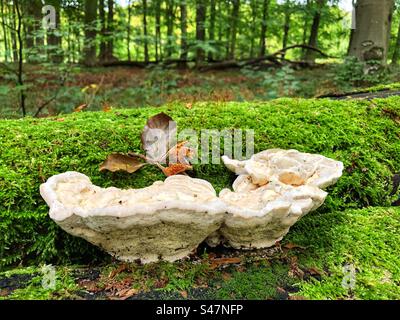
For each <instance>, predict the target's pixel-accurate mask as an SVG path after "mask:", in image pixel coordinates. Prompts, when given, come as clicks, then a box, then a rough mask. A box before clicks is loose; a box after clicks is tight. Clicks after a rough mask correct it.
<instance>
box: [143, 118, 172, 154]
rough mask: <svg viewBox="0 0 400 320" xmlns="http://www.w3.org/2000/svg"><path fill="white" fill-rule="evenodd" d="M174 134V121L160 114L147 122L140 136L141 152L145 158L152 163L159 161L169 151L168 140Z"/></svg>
mask: <svg viewBox="0 0 400 320" xmlns="http://www.w3.org/2000/svg"><path fill="white" fill-rule="evenodd" d="M175 132H176V123H175V122H174V120H173V119H172V118H171V117H170V116H168V115H167V114H165V113H164V112H161V113H159V114H157V115H155V116H154V117H151V118H150V119H148V120H147V123H146V126H145V127H144V129H143V131H142V134H141V141H142V147H143V150H144V151H145V152H146V156H147V157H148V158H150V159H152V160H154V161H160V159H161V157H163V156H165V155H166V154H167V152H168V149H169V139H170V137H171V136H172V135H173V134H174V133H175Z"/></svg>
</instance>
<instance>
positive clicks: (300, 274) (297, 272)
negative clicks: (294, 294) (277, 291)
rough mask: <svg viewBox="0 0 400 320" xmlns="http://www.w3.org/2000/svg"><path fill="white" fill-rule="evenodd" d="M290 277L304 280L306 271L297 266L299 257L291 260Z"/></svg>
mask: <svg viewBox="0 0 400 320" xmlns="http://www.w3.org/2000/svg"><path fill="white" fill-rule="evenodd" d="M288 275H289V277H292V278H299V279H303V278H304V271H303V270H301V269H300V268H299V266H298V264H297V257H291V258H290V269H289V272H288Z"/></svg>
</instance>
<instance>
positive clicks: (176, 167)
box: [163, 163, 193, 177]
mask: <svg viewBox="0 0 400 320" xmlns="http://www.w3.org/2000/svg"><path fill="white" fill-rule="evenodd" d="M192 169H193V167H192V166H190V165H187V164H182V163H175V164H172V165H170V166H169V167H167V168H164V169H163V172H164V174H165V175H166V176H167V177H170V176H174V175H177V174H179V173H183V172H186V171H188V170H192Z"/></svg>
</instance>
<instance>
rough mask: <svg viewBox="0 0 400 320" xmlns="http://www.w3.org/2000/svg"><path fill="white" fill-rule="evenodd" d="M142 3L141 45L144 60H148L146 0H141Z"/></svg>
mask: <svg viewBox="0 0 400 320" xmlns="http://www.w3.org/2000/svg"><path fill="white" fill-rule="evenodd" d="M142 5H143V8H142V9H143V45H144V62H146V63H148V62H149V46H148V35H147V0H142Z"/></svg>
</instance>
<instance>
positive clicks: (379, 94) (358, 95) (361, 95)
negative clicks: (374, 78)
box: [317, 90, 400, 100]
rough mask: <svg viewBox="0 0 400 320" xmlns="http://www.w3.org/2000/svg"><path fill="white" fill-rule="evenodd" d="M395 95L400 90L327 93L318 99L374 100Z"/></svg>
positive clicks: (398, 93) (399, 92)
mask: <svg viewBox="0 0 400 320" xmlns="http://www.w3.org/2000/svg"><path fill="white" fill-rule="evenodd" d="M393 96H400V90H381V91H375V92H350V93H338V94H335V93H333V94H327V95H322V96H318V97H317V98H318V99H323V98H329V99H331V100H350V99H365V100H372V99H376V98H388V97H393Z"/></svg>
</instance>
